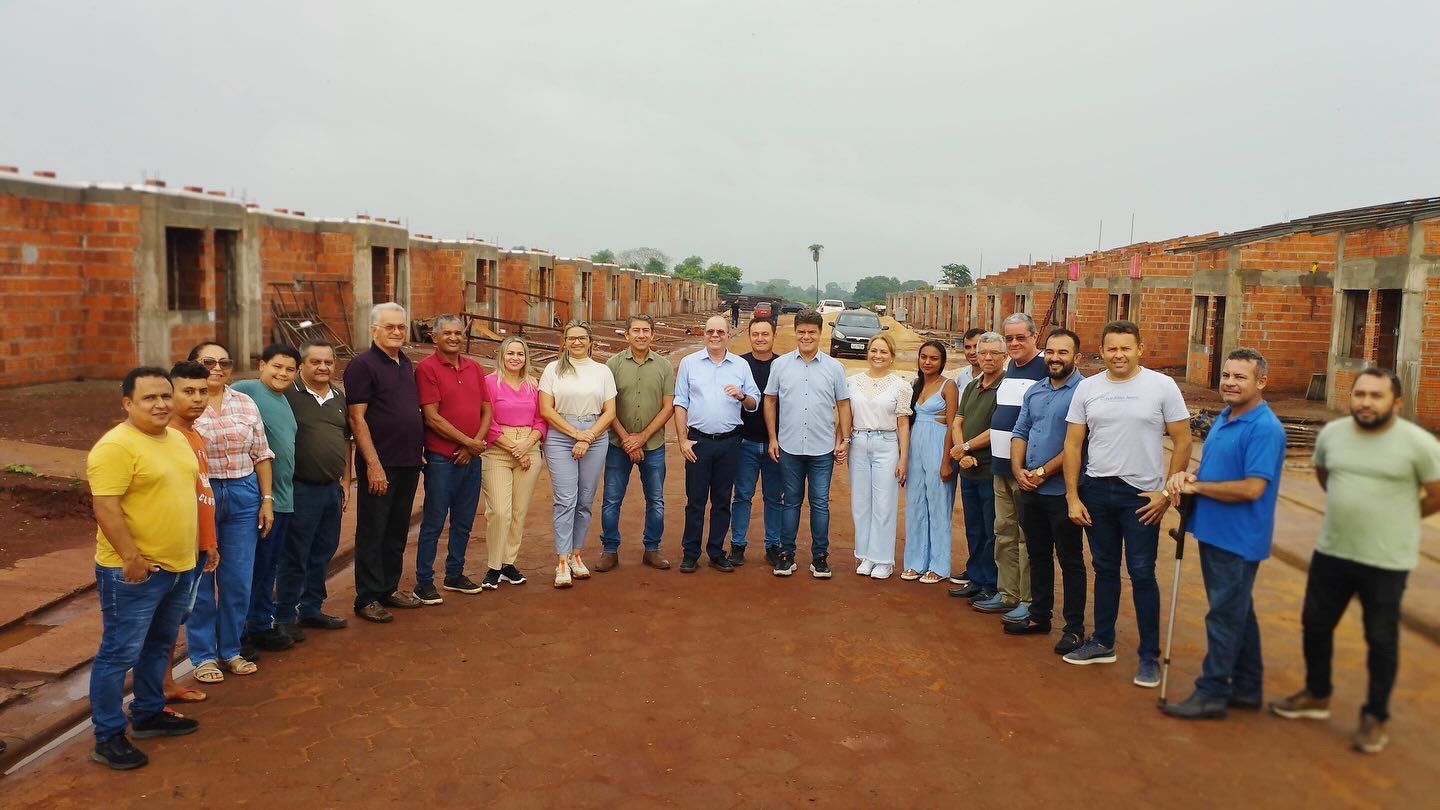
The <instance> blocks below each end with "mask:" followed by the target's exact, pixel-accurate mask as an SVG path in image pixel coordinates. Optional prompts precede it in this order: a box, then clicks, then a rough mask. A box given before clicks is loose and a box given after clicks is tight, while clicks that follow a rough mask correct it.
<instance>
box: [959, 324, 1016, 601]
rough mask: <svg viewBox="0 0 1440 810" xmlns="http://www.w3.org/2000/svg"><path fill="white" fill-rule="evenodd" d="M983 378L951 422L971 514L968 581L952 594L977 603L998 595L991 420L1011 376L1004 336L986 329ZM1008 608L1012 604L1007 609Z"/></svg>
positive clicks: (980, 350) (963, 397)
mask: <svg viewBox="0 0 1440 810" xmlns="http://www.w3.org/2000/svg"><path fill="white" fill-rule="evenodd" d="M976 356H977V357H978V358H979V361H980V376H978V377H975V378H974V379H972V380H971V381H970V382H969V383H968V384H967V385H966V386H965V390H963V391H961V392H960V412H959V413H958V414H956V417H955V424H954V425H953V426H951V432H952V435H953V437H954V445H953V446H952V447H951V448H950V457H951V458H952V459H954V461H955V467H956V468H957V469H956V472H957V473H958V475H959V478H960V504H961V508H962V509H963V510H964V512H965V543H966V546H967V547H968V550H969V558H968V559H966V561H965V573H964V574H963V575H962V577H963V578H964V579H967V580H968V582H964V583H963V584H962V585H961V587H959V588H951V589H950V595H951V596H958V597H961V598H963V599H968V600H969V602H970V604H971V605H972V606H973V605H975V604H976V603H982V602H989V601H990V600H993V599H994V598H995V593H996V590H997V587H998V583H999V568H998V566H997V565H996V564H995V487H994V482H993V481H992V480H991V477H992V475H993V473H992V472H991V463H990V462H991V459H990V419H991V417H993V416H994V415H995V397H996V394H997V393H998V392H999V390H1000V382H1001V381H1002V380H1004V379H1005V343H1004V338H1002V337H1001V336H1000V335H998V334H996V333H995V332H986V333H984V334H983V335H980V336H979V337H977V338H976ZM1007 609H1008V608H1007Z"/></svg>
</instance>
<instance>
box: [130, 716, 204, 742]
mask: <svg viewBox="0 0 1440 810" xmlns="http://www.w3.org/2000/svg"><path fill="white" fill-rule="evenodd" d="M199 728H200V721H199V720H196V719H194V718H193V717H180V716H178V715H174V714H171V713H169V712H157V713H156V714H152V715H150V716H149V717H131V718H130V733H131V734H133V735H134V736H135V737H137V738H139V737H181V736H184V735H186V734H194V733H195V732H196V730H198V729H199ZM112 739H113V738H112Z"/></svg>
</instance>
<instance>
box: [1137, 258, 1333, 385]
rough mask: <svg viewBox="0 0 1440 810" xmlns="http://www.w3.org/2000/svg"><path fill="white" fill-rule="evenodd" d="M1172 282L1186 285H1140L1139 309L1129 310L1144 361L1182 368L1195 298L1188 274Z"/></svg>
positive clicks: (1148, 365) (1149, 365)
mask: <svg viewBox="0 0 1440 810" xmlns="http://www.w3.org/2000/svg"><path fill="white" fill-rule="evenodd" d="M1175 283H1177V284H1186V285H1187V286H1184V287H1179V286H1176V287H1145V288H1143V289H1142V290H1141V294H1140V307H1139V311H1138V313H1133V312H1132V315H1134V316H1135V318H1136V319H1137V321H1138V322H1139V323H1141V324H1142V326H1141V333H1142V334H1144V335H1145V365H1146V366H1147V367H1149V368H1157V369H1159V368H1183V367H1184V366H1185V365H1186V361H1187V357H1188V355H1189V351H1190V310H1191V308H1192V307H1193V306H1194V302H1195V298H1194V295H1193V293H1192V291H1191V288H1190V287H1189V286H1188V283H1189V279H1188V278H1186V279H1178V278H1177V279H1175ZM1131 300H1132V301H1133V300H1134V299H1133V298H1132V299H1131ZM1327 342H1328V336H1327Z"/></svg>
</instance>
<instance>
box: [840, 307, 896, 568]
mask: <svg viewBox="0 0 1440 810" xmlns="http://www.w3.org/2000/svg"><path fill="white" fill-rule="evenodd" d="M865 356H866V359H868V360H869V362H870V367H869V368H867V369H866V370H864V371H862V372H860V373H859V374H855V375H853V376H851V377H849V378H848V379H847V380H846V382H847V383H849V386H850V414H851V430H852V431H853V432H852V433H851V437H850V459H849V465H850V514H851V515H852V516H853V517H854V519H855V559H856V560H858V561H859V564H858V565H857V566H856V568H855V573H857V574H859V575H860V576H862V577H863V576H868V577H871V578H873V579H885V578H887V577H889V576H890V575H891V574H892V573H894V571H895V520H896V514H897V506H898V503H899V500H900V485H901V484H903V483H905V469H906V465H907V463H908V457H909V453H910V431H909V429H908V427H909V422H910V384H909V383H907V382H906V381H905V380H904V379H902V378H901V377H900V376H899V375H898V374H895V373H894V372H893V371H892V370H891V366H893V365H894V363H895V339H894V338H892V337H890V336H889V335H887V334H885V333H883V332H882V333H880V334H878V335H876V336H875V337H872V338H870V346H869V347H868V349H867V351H866V353H865Z"/></svg>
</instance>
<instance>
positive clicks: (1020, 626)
mask: <svg viewBox="0 0 1440 810" xmlns="http://www.w3.org/2000/svg"><path fill="white" fill-rule="evenodd" d="M1000 624H1002V625H1003V626H1004V627H1005V632H1006V633H1009V634H1010V635H1012V636H1029V635H1044V634H1046V633H1049V632H1050V623H1049V622H1036V621H1031V620H1030V619H1026V620H1025V621H1023V622H1001V623H1000Z"/></svg>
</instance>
